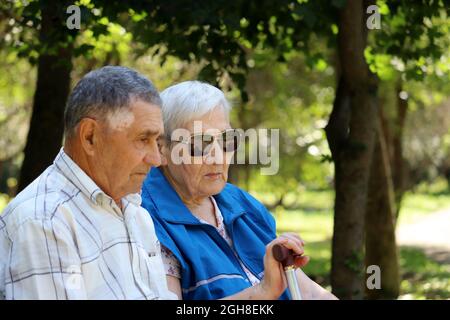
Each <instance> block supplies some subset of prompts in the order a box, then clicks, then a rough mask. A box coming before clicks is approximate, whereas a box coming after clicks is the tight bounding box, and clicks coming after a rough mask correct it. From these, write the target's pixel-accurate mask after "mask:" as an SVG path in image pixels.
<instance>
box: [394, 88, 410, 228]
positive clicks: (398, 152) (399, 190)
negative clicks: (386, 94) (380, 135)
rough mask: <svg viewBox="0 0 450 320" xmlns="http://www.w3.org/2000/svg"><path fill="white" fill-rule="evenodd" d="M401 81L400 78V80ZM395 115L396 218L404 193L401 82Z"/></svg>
mask: <svg viewBox="0 0 450 320" xmlns="http://www.w3.org/2000/svg"><path fill="white" fill-rule="evenodd" d="M400 81H401V80H400ZM396 90H397V92H396V94H397V115H396V118H395V125H394V134H393V137H392V138H393V139H392V144H393V159H392V162H393V164H392V168H393V179H394V191H395V204H396V207H397V211H396V212H395V217H396V220H397V218H398V214H399V212H400V206H401V202H402V198H403V194H404V193H405V173H406V172H405V170H406V166H405V159H404V157H403V132H404V128H405V121H406V113H407V111H408V100H407V98H406V99H402V98H401V97H400V93H401V92H402V91H403V88H402V85H401V82H400V83H399V85H398V87H397V89H396Z"/></svg>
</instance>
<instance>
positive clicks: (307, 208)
mask: <svg viewBox="0 0 450 320" xmlns="http://www.w3.org/2000/svg"><path fill="white" fill-rule="evenodd" d="M315 195H317V197H315ZM300 202H301V204H302V203H305V204H306V203H307V205H304V206H303V205H301V206H300V208H299V209H296V210H283V209H277V210H276V211H275V216H276V219H277V231H278V233H283V232H288V231H293V232H299V233H300V235H301V237H302V238H303V239H304V240H305V242H306V246H305V254H307V255H309V256H310V257H311V261H310V263H309V264H308V265H307V266H306V267H305V268H304V271H305V272H306V273H307V274H308V275H309V276H310V277H311V278H312V279H313V280H315V281H316V282H318V283H319V284H321V285H323V286H324V287H326V288H330V280H329V274H330V269H331V237H332V233H333V209H332V206H333V194H332V193H331V192H328V191H321V192H316V193H315V192H308V193H307V194H305V195H303V197H302V199H301V200H300ZM446 208H448V209H450V194H448V193H445V192H434V193H408V194H406V195H405V198H404V201H403V206H402V209H401V211H400V217H399V221H398V224H399V225H401V224H409V223H412V222H414V221H417V220H418V219H420V218H422V217H424V216H426V215H428V214H431V213H433V212H436V211H439V210H443V209H446ZM399 259H400V261H399V262H400V267H401V274H402V280H401V285H400V290H401V295H400V297H399V298H400V299H449V298H450V265H449V264H442V263H438V262H435V261H433V260H431V259H430V258H428V257H427V256H426V255H425V253H424V252H423V250H422V249H420V248H411V247H401V248H400V250H399Z"/></svg>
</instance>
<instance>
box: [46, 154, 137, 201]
mask: <svg viewBox="0 0 450 320" xmlns="http://www.w3.org/2000/svg"><path fill="white" fill-rule="evenodd" d="M53 164H54V165H55V166H56V168H57V169H58V170H60V171H61V173H62V174H63V175H64V176H65V177H66V179H68V180H69V181H70V182H71V183H72V184H73V185H75V187H77V188H78V189H79V190H80V191H81V192H82V193H83V194H84V195H85V196H86V197H87V198H88V199H90V200H91V201H92V202H93V203H95V204H97V205H102V204H103V201H104V199H108V201H107V202H109V201H110V200H112V198H111V197H110V196H108V195H107V194H106V193H105V192H104V191H103V190H102V189H100V187H99V186H97V184H96V183H95V182H94V181H93V180H92V179H91V177H89V176H88V175H87V174H86V173H85V172H84V171H83V169H81V168H80V167H79V166H78V165H77V164H76V163H75V162H74V161H73V160H72V159H71V158H70V157H69V155H68V154H67V153H65V152H64V149H63V148H61V150H60V151H59V153H58V155H57V156H56V158H55V161H54V162H53ZM123 199H124V200H125V202H131V203H133V204H135V205H137V206H140V205H141V202H142V199H141V196H140V195H139V194H137V193H133V194H129V195H127V196H125V197H124V198H123Z"/></svg>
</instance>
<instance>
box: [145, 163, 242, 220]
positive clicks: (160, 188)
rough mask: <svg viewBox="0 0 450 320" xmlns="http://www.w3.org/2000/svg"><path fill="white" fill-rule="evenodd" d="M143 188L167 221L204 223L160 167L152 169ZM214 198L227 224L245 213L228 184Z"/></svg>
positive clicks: (159, 214) (160, 215) (159, 213)
mask: <svg viewBox="0 0 450 320" xmlns="http://www.w3.org/2000/svg"><path fill="white" fill-rule="evenodd" d="M143 188H144V189H145V191H146V192H147V194H148V195H150V197H151V199H152V200H153V202H154V204H155V206H156V208H157V210H158V216H159V217H161V218H162V219H164V220H165V221H168V222H172V223H178V224H191V225H201V224H202V223H201V222H200V221H199V220H198V219H197V218H196V217H195V216H194V215H193V214H192V213H191V211H190V210H189V209H188V208H187V207H186V205H185V204H184V203H183V201H182V200H181V198H180V196H179V195H178V194H177V192H176V191H175V189H174V188H173V187H172V185H171V184H170V183H169V181H168V180H167V178H166V177H165V176H164V174H163V173H162V171H161V169H160V168H152V169H151V171H150V173H149V174H148V176H147V178H146V179H145V181H144V185H143ZM214 199H215V200H216V202H217V205H218V206H219V209H220V211H221V212H222V215H223V219H224V223H225V225H229V224H231V223H232V222H233V221H234V220H235V219H236V218H238V217H239V216H241V215H242V214H244V213H245V210H244V209H243V208H242V206H241V205H240V204H239V202H238V201H237V199H235V198H233V197H232V194H231V193H230V192H229V190H228V184H227V186H226V187H225V188H224V190H222V191H221V192H220V193H219V194H217V195H215V196H214ZM144 201H145V196H144Z"/></svg>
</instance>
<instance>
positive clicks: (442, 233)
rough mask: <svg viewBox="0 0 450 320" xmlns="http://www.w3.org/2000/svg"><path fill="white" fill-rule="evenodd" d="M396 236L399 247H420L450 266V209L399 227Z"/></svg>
mask: <svg viewBox="0 0 450 320" xmlns="http://www.w3.org/2000/svg"><path fill="white" fill-rule="evenodd" d="M396 235H397V243H398V244H399V245H401V246H413V247H420V248H422V249H423V250H424V251H425V253H426V254H427V255H428V256H429V257H430V258H432V259H433V260H436V261H437V262H440V263H449V264H450V208H447V209H444V210H440V211H438V212H435V213H432V214H429V215H427V216H425V217H423V218H420V219H419V220H417V221H416V222H413V223H411V224H404V225H399V226H398V228H397V233H396Z"/></svg>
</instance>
